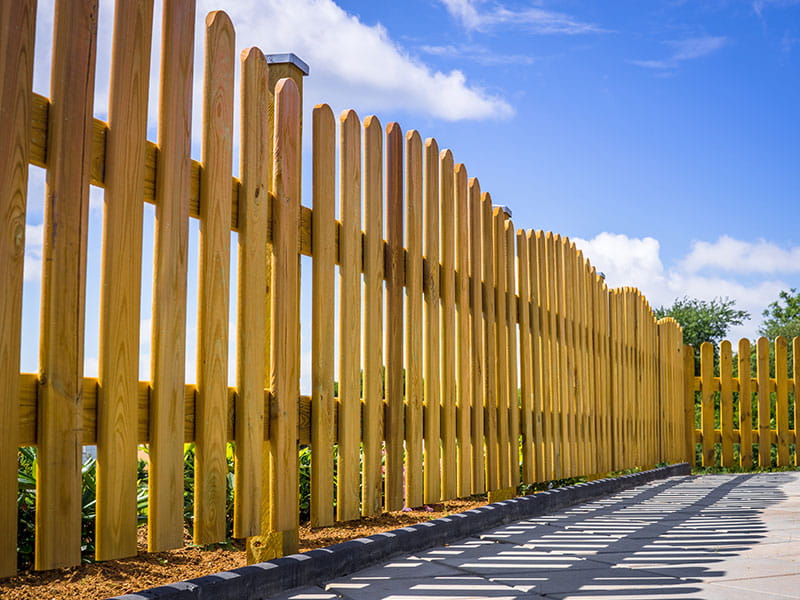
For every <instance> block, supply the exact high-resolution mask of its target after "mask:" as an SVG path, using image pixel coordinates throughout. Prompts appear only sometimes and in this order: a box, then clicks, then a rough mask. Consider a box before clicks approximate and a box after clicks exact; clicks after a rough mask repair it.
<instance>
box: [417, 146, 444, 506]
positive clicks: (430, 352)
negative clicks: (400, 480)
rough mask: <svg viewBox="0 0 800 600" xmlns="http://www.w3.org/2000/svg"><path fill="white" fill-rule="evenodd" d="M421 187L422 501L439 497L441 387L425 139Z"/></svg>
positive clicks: (432, 190) (434, 194) (430, 167)
mask: <svg viewBox="0 0 800 600" xmlns="http://www.w3.org/2000/svg"><path fill="white" fill-rule="evenodd" d="M424 154H425V166H424V169H425V171H424V188H423V199H422V203H423V211H424V213H425V214H424V225H423V226H424V230H423V238H424V242H425V246H424V248H423V251H424V254H425V259H426V260H425V267H424V272H423V280H424V284H423V287H424V290H425V306H424V307H423V308H424V314H423V336H424V342H423V343H424V348H423V353H422V354H423V359H422V360H423V374H424V376H423V384H424V396H425V415H424V427H425V431H424V437H425V458H424V459H425V485H424V494H423V495H424V501H425V503H431V502H438V501H439V500H441V499H442V464H441V460H442V451H441V428H442V422H441V404H440V403H441V389H440V386H439V372H440V367H441V362H440V354H439V353H440V337H439V299H440V297H439V146H438V145H437V143H436V140H434V139H432V138H431V139H427V140H425V149H424Z"/></svg>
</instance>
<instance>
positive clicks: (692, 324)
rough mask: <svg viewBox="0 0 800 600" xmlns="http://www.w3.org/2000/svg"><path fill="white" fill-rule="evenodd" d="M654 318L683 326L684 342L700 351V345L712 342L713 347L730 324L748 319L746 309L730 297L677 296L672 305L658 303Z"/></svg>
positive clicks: (748, 315) (728, 328)
mask: <svg viewBox="0 0 800 600" xmlns="http://www.w3.org/2000/svg"><path fill="white" fill-rule="evenodd" d="M655 314H656V318H657V319H663V318H664V317H672V318H673V319H675V320H676V321H677V322H678V323H680V325H681V327H683V343H684V344H689V345H690V346H692V347H694V349H695V353H698V352H699V351H700V344H702V343H703V342H713V343H714V345H715V346H718V345H719V343H720V342H721V341H722V340H723V339H725V337H726V336H727V335H728V332H729V331H730V329H731V327H733V326H735V325H741V324H743V323H744V322H745V321H747V320H748V319H749V318H750V313H749V312H747V311H746V310H739V309H737V308H736V302H735V301H734V300H731V299H730V298H714V299H713V300H700V299H699V298H689V297H688V296H684V297H683V298H676V299H675V302H673V303H672V306H669V307H665V306H660V307H658V308H657V309H656V310H655Z"/></svg>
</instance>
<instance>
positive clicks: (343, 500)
mask: <svg viewBox="0 0 800 600" xmlns="http://www.w3.org/2000/svg"><path fill="white" fill-rule="evenodd" d="M339 127H340V141H341V145H340V153H339V218H340V220H341V222H342V227H341V231H340V234H339V437H338V439H339V453H338V474H337V480H336V493H337V495H336V498H337V502H336V518H337V519H338V520H340V521H350V520H351V519H357V518H358V517H359V515H360V514H361V508H360V506H359V500H360V497H359V496H360V493H359V492H360V490H359V483H360V482H359V470H360V456H359V454H360V443H361V428H360V427H361V393H360V389H359V386H360V381H359V378H360V375H361V370H360V363H361V352H360V348H359V347H358V344H359V342H360V340H361V123H360V121H359V118H358V115H357V114H356V113H355V111H353V110H348V111H345V112H343V113H342V115H341V117H340V118H339Z"/></svg>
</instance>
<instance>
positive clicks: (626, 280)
mask: <svg viewBox="0 0 800 600" xmlns="http://www.w3.org/2000/svg"><path fill="white" fill-rule="evenodd" d="M720 239H721V240H723V239H728V240H731V239H732V238H726V237H725V236H723V238H720ZM573 241H574V242H575V244H576V246H577V247H578V248H580V249H581V250H583V252H584V255H585V256H586V257H587V258H588V259H589V260H590V261H591V263H592V264H593V265H595V266H596V268H597V270H598V271H602V272H604V273H605V275H606V283H607V284H608V285H609V287H621V286H634V287H637V288H639V289H640V290H641V291H642V293H643V294H644V295H645V296H646V297H647V299H648V301H649V302H650V305H651V306H652V307H654V308H655V307H658V306H665V305H666V306H668V305H670V304H671V303H672V302H673V301H674V300H675V299H676V298H681V297H683V296H689V297H693V298H700V299H702V300H711V299H713V298H718V297H723V298H725V297H727V298H731V299H733V300H734V301H735V302H736V307H737V308H740V309H744V310H747V311H748V312H749V313H750V315H751V319H750V321H747V322H745V324H744V325H741V326H739V327H736V328H733V329H732V330H731V332H730V334H729V335H730V337H731V339H738V338H739V337H749V338H754V337H756V335H757V329H758V325H759V323H760V320H761V313H762V311H763V310H764V309H765V308H766V306H767V305H768V304H769V303H770V302H772V301H774V300H775V299H776V298H777V297H778V292H780V291H781V290H785V289H788V288H789V287H791V285H790V284H789V283H788V282H786V281H783V280H780V279H775V278H762V279H756V280H753V279H752V277H750V278H742V277H741V275H742V274H743V273H752V272H753V271H734V270H731V271H730V272H729V273H727V274H725V275H724V276H723V275H720V274H718V273H716V274H710V275H704V274H699V273H698V272H697V271H698V269H695V268H694V266H695V265H700V264H701V262H700V261H701V259H702V257H703V256H705V257H706V258H709V257H711V256H713V255H712V254H707V255H702V254H698V253H697V247H698V245H701V246H702V245H705V246H708V247H715V246H716V244H708V243H705V242H699V243H697V242H696V243H695V244H694V245H693V246H692V249H691V250H690V252H689V254H688V255H687V256H686V257H685V258H684V259H682V260H680V261H677V262H676V263H675V264H674V265H672V266H669V267H665V266H664V263H663V261H662V259H661V246H660V244H659V242H658V240H656V239H654V238H651V237H645V238H635V237H628V236H626V235H623V234H614V233H607V232H603V233H600V234H598V235H597V236H595V237H594V238H592V239H591V240H584V239H580V238H574V239H573ZM732 241H733V242H736V241H737V240H732ZM739 243H740V244H745V243H744V242H739ZM763 244H764V245H765V246H771V247H775V246H774V244H768V243H766V242H764V243H763ZM692 257H697V258H692ZM785 258H786V257H785V256H783V259H785ZM704 266H716V267H719V266H720V265H719V264H714V265H711V262H710V258H709V261H707V262H706V263H704ZM772 272H773V271H764V270H761V271H758V273H760V274H762V275H764V274H767V273H772ZM794 272H800V268H797V267H795V269H794Z"/></svg>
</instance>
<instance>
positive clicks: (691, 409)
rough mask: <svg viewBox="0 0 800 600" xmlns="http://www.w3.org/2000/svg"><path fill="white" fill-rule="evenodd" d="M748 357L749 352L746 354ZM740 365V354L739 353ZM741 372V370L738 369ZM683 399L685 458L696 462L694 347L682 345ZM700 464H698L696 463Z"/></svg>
mask: <svg viewBox="0 0 800 600" xmlns="http://www.w3.org/2000/svg"><path fill="white" fill-rule="evenodd" d="M739 347H740V348H741V345H740V346H739ZM748 357H749V354H748ZM739 360H740V363H739V364H740V365H741V354H740V359H739ZM740 372H741V371H740ZM683 373H684V375H683V399H684V427H685V428H686V449H685V452H686V460H687V461H689V464H690V465H695V464H696V456H695V455H696V450H695V448H696V445H697V444H696V442H695V427H696V425H695V421H696V418H695V404H696V403H695V394H694V382H695V365H694V348H692V347H691V346H687V345H684V346H683ZM740 414H741V413H740ZM697 466H700V465H697Z"/></svg>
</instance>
